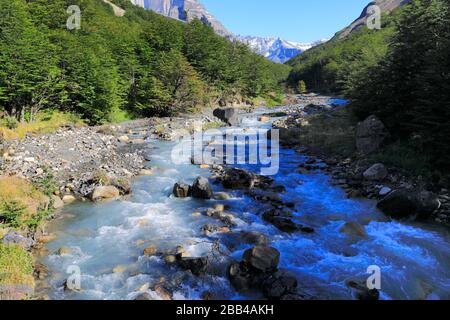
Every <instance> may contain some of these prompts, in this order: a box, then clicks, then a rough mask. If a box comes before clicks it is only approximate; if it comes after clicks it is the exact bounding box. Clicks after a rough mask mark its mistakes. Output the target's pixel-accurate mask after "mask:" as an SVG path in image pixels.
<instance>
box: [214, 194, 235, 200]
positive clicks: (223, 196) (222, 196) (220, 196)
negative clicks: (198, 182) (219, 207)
mask: <svg viewBox="0 0 450 320" xmlns="http://www.w3.org/2000/svg"><path fill="white" fill-rule="evenodd" d="M214 199H215V200H222V201H225V200H230V199H231V196H230V195H229V194H228V193H226V192H217V193H215V194H214Z"/></svg>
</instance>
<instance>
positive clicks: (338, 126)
mask: <svg viewBox="0 0 450 320" xmlns="http://www.w3.org/2000/svg"><path fill="white" fill-rule="evenodd" d="M342 101H343V100H338V103H337V104H335V105H334V107H333V106H331V105H330V104H327V103H324V102H323V98H322V97H320V96H319V97H315V96H314V95H300V96H298V98H297V104H296V105H294V106H292V107H289V108H288V111H287V114H288V116H287V117H286V118H283V119H281V120H279V121H277V122H275V124H274V127H275V128H277V129H279V130H280V131H281V143H282V144H285V145H289V146H290V147H292V148H294V149H295V150H296V151H297V152H299V153H300V154H304V155H307V156H309V158H310V160H309V162H308V163H307V164H306V165H303V166H302V167H301V170H305V171H310V170H313V171H314V170H317V169H319V167H320V166H317V162H318V161H317V160H319V162H322V163H324V164H325V166H322V167H320V169H322V170H324V171H326V172H327V173H328V174H329V175H330V176H332V177H333V183H335V184H336V185H338V186H340V187H342V188H343V189H344V190H345V191H346V193H347V195H348V197H349V198H360V197H364V198H368V199H372V200H375V201H379V202H381V201H382V200H383V199H386V198H387V199H388V200H389V202H392V205H391V203H388V206H387V211H399V213H398V214H397V218H404V219H415V218H417V216H420V217H419V218H420V219H425V220H432V221H434V222H437V223H439V224H443V225H445V226H447V227H448V226H450V196H449V191H448V186H447V183H446V182H445V180H444V179H443V178H442V177H440V176H439V175H437V177H436V174H435V175H434V176H433V177H432V178H431V179H430V178H429V177H428V178H425V177H424V176H422V175H421V174H415V173H413V172H410V171H408V169H407V168H404V167H403V168H401V167H399V166H398V165H395V164H390V163H389V162H388V161H386V162H384V161H383V160H385V159H384V158H386V155H383V154H382V153H381V152H380V150H381V149H382V147H385V146H386V145H387V144H388V143H386V141H387V140H388V138H389V132H387V130H386V129H385V128H384V125H383V123H381V121H379V120H378V119H376V118H375V117H369V118H368V119H367V120H366V121H364V122H360V123H355V122H352V121H354V120H352V119H351V115H350V114H349V112H348V111H347V110H346V106H345V105H342V104H341V102H342ZM402 151H403V150H398V152H399V153H401V152H402ZM409 156H410V155H409V154H404V155H402V154H398V155H394V157H395V158H400V159H401V158H402V157H403V158H405V162H410V163H413V162H414V159H408V157H409ZM386 160H391V159H386ZM395 161H397V159H395ZM395 161H394V162H395ZM417 161H419V160H417ZM391 162H392V161H391ZM413 169H414V168H413ZM389 196H390V197H391V198H389ZM408 197H409V198H411V199H410V200H408V199H407V198H408ZM413 198H416V199H413ZM390 200H392V201H390ZM393 202H399V203H393ZM381 206H383V202H381ZM416 207H419V208H418V209H417V210H416ZM419 211H423V214H421V212H419Z"/></svg>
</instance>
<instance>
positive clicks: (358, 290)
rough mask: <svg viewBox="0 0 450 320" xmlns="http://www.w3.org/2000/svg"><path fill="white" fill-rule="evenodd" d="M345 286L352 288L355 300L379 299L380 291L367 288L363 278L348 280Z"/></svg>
mask: <svg viewBox="0 0 450 320" xmlns="http://www.w3.org/2000/svg"><path fill="white" fill-rule="evenodd" d="M347 286H349V287H350V288H351V289H352V291H353V296H354V297H355V298H356V299H357V300H362V301H377V300H379V299H380V292H379V291H378V290H377V289H369V288H368V287H367V284H366V283H365V281H363V280H359V279H356V280H349V281H347Z"/></svg>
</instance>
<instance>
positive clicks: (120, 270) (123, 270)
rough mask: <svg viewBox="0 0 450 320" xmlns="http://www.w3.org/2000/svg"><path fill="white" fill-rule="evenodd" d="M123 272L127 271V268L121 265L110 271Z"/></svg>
mask: <svg viewBox="0 0 450 320" xmlns="http://www.w3.org/2000/svg"><path fill="white" fill-rule="evenodd" d="M125 271H127V267H126V266H123V265H120V266H117V267H115V268H114V269H113V270H112V272H113V273H124V272H125Z"/></svg>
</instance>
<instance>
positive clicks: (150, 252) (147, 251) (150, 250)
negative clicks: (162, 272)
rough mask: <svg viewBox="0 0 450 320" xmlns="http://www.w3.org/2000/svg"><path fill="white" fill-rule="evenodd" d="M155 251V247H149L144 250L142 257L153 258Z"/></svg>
mask: <svg viewBox="0 0 450 320" xmlns="http://www.w3.org/2000/svg"><path fill="white" fill-rule="evenodd" d="M157 251H158V250H157V249H156V247H154V246H151V247H148V248H145V249H144V255H146V256H153V255H155V254H156V252H157Z"/></svg>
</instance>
